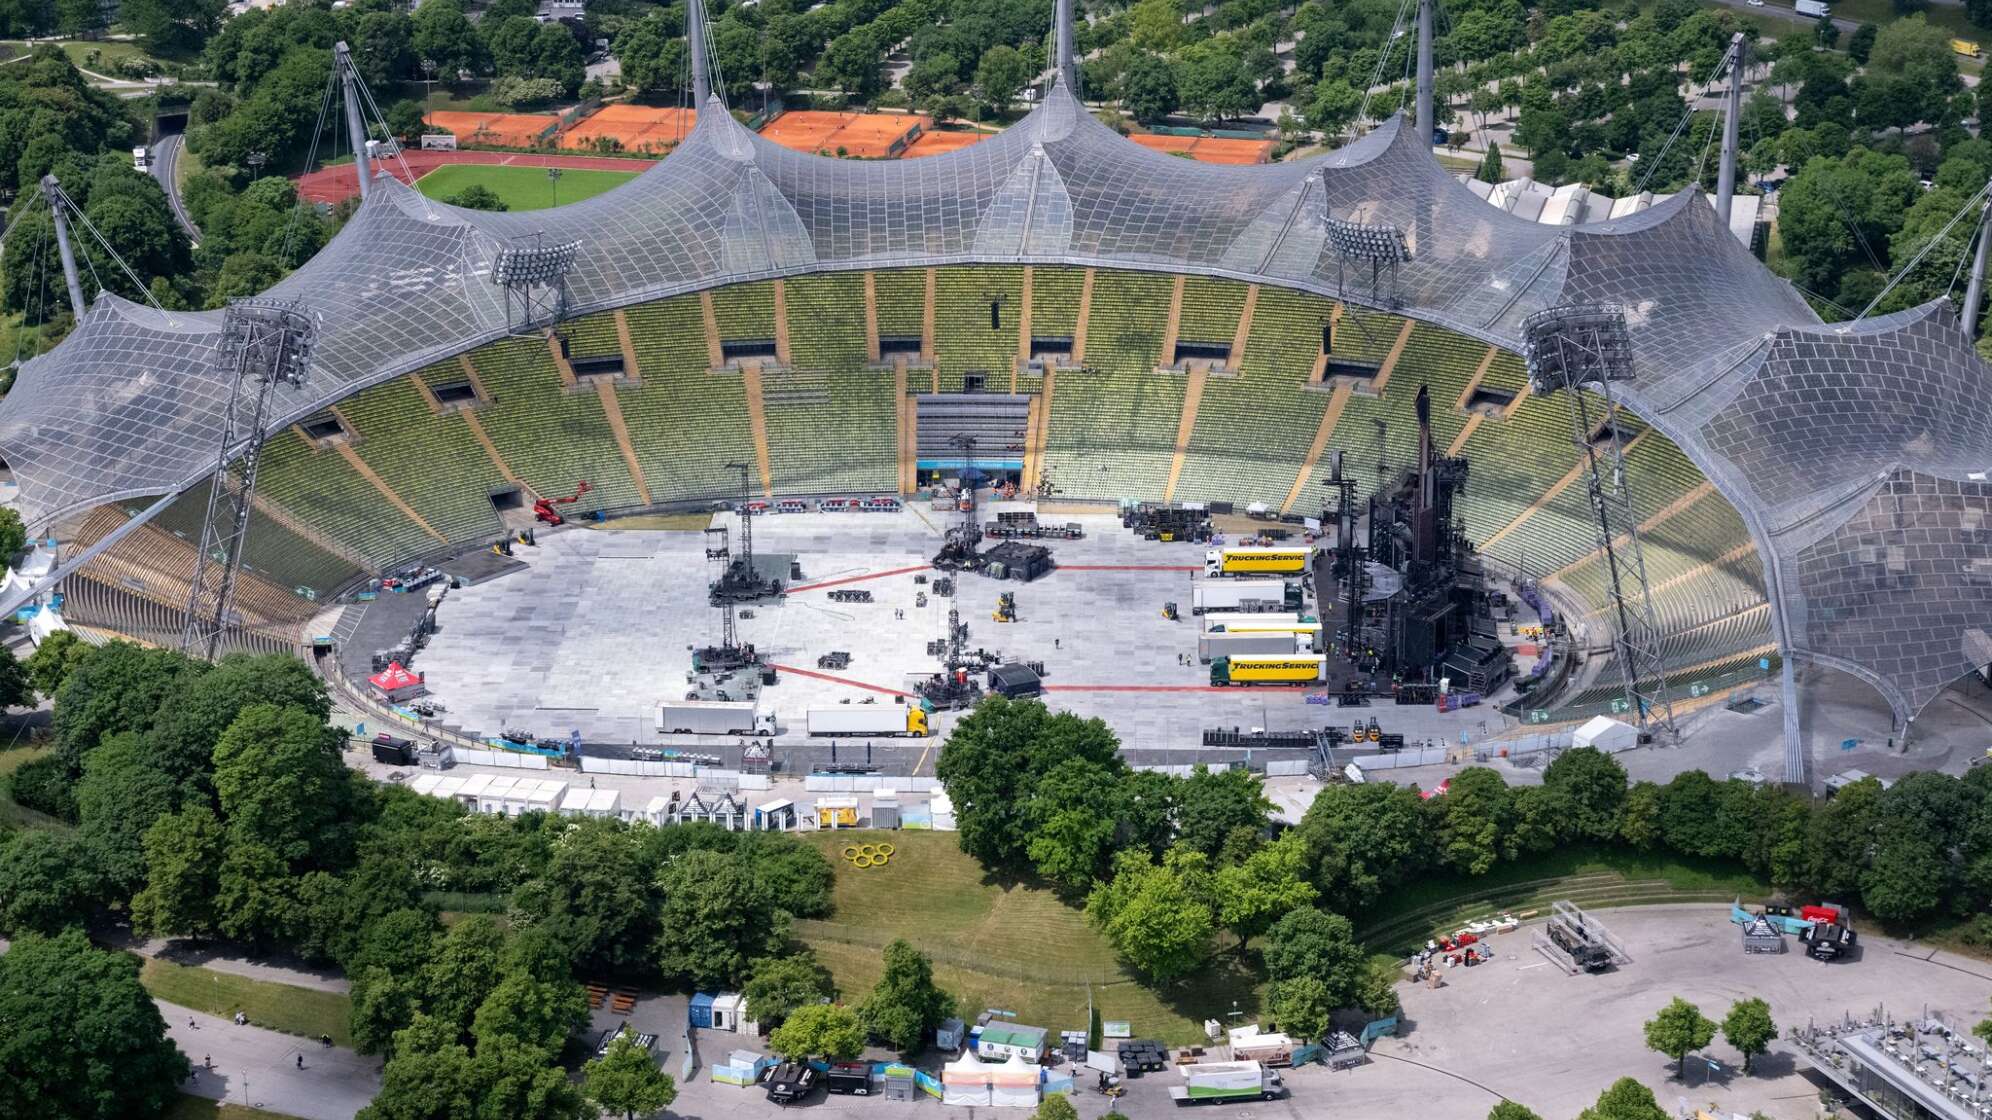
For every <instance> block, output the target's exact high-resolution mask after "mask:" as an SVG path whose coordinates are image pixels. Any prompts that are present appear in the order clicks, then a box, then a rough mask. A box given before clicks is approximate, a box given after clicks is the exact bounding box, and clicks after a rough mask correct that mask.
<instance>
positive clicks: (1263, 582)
mask: <svg viewBox="0 0 1992 1120" xmlns="http://www.w3.org/2000/svg"><path fill="white" fill-rule="evenodd" d="M1299 605H1300V589H1299V588H1298V587H1296V586H1294V585H1292V584H1289V583H1288V582H1287V581H1286V580H1283V579H1200V580H1197V581H1196V582H1195V583H1192V584H1191V585H1190V613H1192V614H1210V613H1212V612H1215V611H1238V612H1247V613H1257V612H1261V611H1290V610H1292V609H1293V608H1295V607H1298V606H1299Z"/></svg>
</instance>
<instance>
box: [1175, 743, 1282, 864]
mask: <svg viewBox="0 0 1992 1120" xmlns="http://www.w3.org/2000/svg"><path fill="white" fill-rule="evenodd" d="M1272 811H1273V803H1272V802H1271V801H1269V800H1267V799H1266V793H1265V787H1264V786H1263V785H1262V784H1261V783H1260V781H1259V778H1258V776H1257V775H1255V774H1253V773H1252V772H1251V771H1250V770H1247V769H1245V768H1244V767H1242V766H1241V767H1237V768H1234V769H1228V770H1219V771H1212V770H1210V769H1209V768H1208V767H1205V766H1198V767H1197V768H1196V769H1194V770H1192V771H1191V772H1190V776H1189V778H1188V780H1186V781H1184V782H1183V784H1182V785H1181V786H1180V787H1178V788H1177V791H1176V840H1177V842H1178V843H1180V844H1184V845H1187V846H1188V847H1191V848H1194V849H1195V850H1197V851H1199V852H1202V853H1203V854H1205V855H1207V856H1211V857H1212V858H1215V857H1216V856H1217V853H1218V849H1219V848H1221V847H1222V846H1223V844H1224V840H1225V837H1227V836H1229V835H1230V834H1231V833H1232V831H1233V830H1235V829H1240V828H1243V829H1249V830H1251V831H1253V832H1261V831H1264V830H1265V828H1266V827H1267V821H1268V820H1269V819H1270V818H1271V815H1272Z"/></svg>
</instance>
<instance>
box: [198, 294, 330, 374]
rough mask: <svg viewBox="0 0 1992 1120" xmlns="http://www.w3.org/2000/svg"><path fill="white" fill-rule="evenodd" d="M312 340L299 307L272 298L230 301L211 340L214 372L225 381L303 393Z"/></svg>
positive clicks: (310, 328)
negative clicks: (234, 379) (237, 378)
mask: <svg viewBox="0 0 1992 1120" xmlns="http://www.w3.org/2000/svg"><path fill="white" fill-rule="evenodd" d="M315 335H316V331H315V330H314V329H313V326H312V322H311V317H310V316H309V315H307V314H305V313H304V311H303V310H302V309H301V307H300V305H299V304H298V301H296V300H294V299H279V298H275V297H270V296H250V297H247V298H244V299H233V300H230V301H229V302H228V308H227V310H226V312H225V313H224V314H223V316H222V320H221V335H220V337H219V338H217V339H216V340H215V345H214V361H215V367H216V369H217V370H219V371H220V372H221V373H222V374H224V375H225V376H228V377H234V376H237V374H238V372H239V374H240V376H241V377H242V378H243V379H244V380H246V381H267V382H271V383H273V384H280V385H288V386H290V387H291V388H293V389H297V388H302V387H303V386H304V382H305V376H306V366H307V365H309V364H310V362H311V343H312V340H313V338H314V336H315Z"/></svg>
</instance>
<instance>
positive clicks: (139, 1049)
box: [0, 930, 187, 1120]
mask: <svg viewBox="0 0 1992 1120" xmlns="http://www.w3.org/2000/svg"><path fill="white" fill-rule="evenodd" d="M0 1023H5V1024H6V1025H7V1029H5V1030H0V1115H3V1116H61V1117H68V1118H74V1120H127V1118H129V1117H133V1116H158V1115H161V1114H162V1113H164V1112H165V1110H166V1108H167V1106H168V1105H169V1104H171V1103H172V1102H173V1100H174V1099H175V1097H176V1096H177V1095H178V1092H179V1084H180V1082H181V1081H183V1080H185V1078H186V1076H187V1059H186V1058H185V1057H183V1056H182V1055H181V1054H180V1051H179V1050H178V1049H177V1048H176V1047H175V1046H174V1045H173V1042H172V1040H171V1039H169V1038H167V1037H166V1021H165V1020H164V1019H163V1018H161V1017H160V1014H159V1009H158V1007H156V1006H155V1005H154V1004H153V1002H152V997H151V996H149V995H147V994H146V992H145V989H144V988H142V987H140V986H139V983H138V961H137V959H136V958H134V957H132V956H131V955H129V954H127V953H119V952H111V951H107V950H103V949H97V948H93V947H92V946H91V945H90V943H89V941H88V940H87V939H86V938H85V937H84V936H83V934H82V932H81V931H80V930H70V931H69V932H67V933H64V934H62V935H60V936H58V937H52V938H40V937H25V938H21V939H20V940H18V941H16V942H14V945H13V948H12V950H11V951H9V952H8V953H6V954H5V955H0Z"/></svg>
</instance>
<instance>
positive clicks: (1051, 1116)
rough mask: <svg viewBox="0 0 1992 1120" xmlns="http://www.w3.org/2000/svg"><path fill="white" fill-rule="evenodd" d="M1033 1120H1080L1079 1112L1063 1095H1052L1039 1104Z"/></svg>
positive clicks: (1033, 1113)
mask: <svg viewBox="0 0 1992 1120" xmlns="http://www.w3.org/2000/svg"><path fill="white" fill-rule="evenodd" d="M1031 1120H1079V1110H1078V1109H1076V1108H1073V1107H1072V1102H1071V1101H1070V1100H1068V1099H1067V1098H1066V1096H1065V1095H1064V1094H1063V1093H1052V1094H1049V1095H1047V1096H1046V1097H1045V1098H1044V1100H1042V1101H1040V1102H1039V1103H1038V1106H1037V1109H1036V1110H1035V1111H1033V1112H1032V1113H1031Z"/></svg>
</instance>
